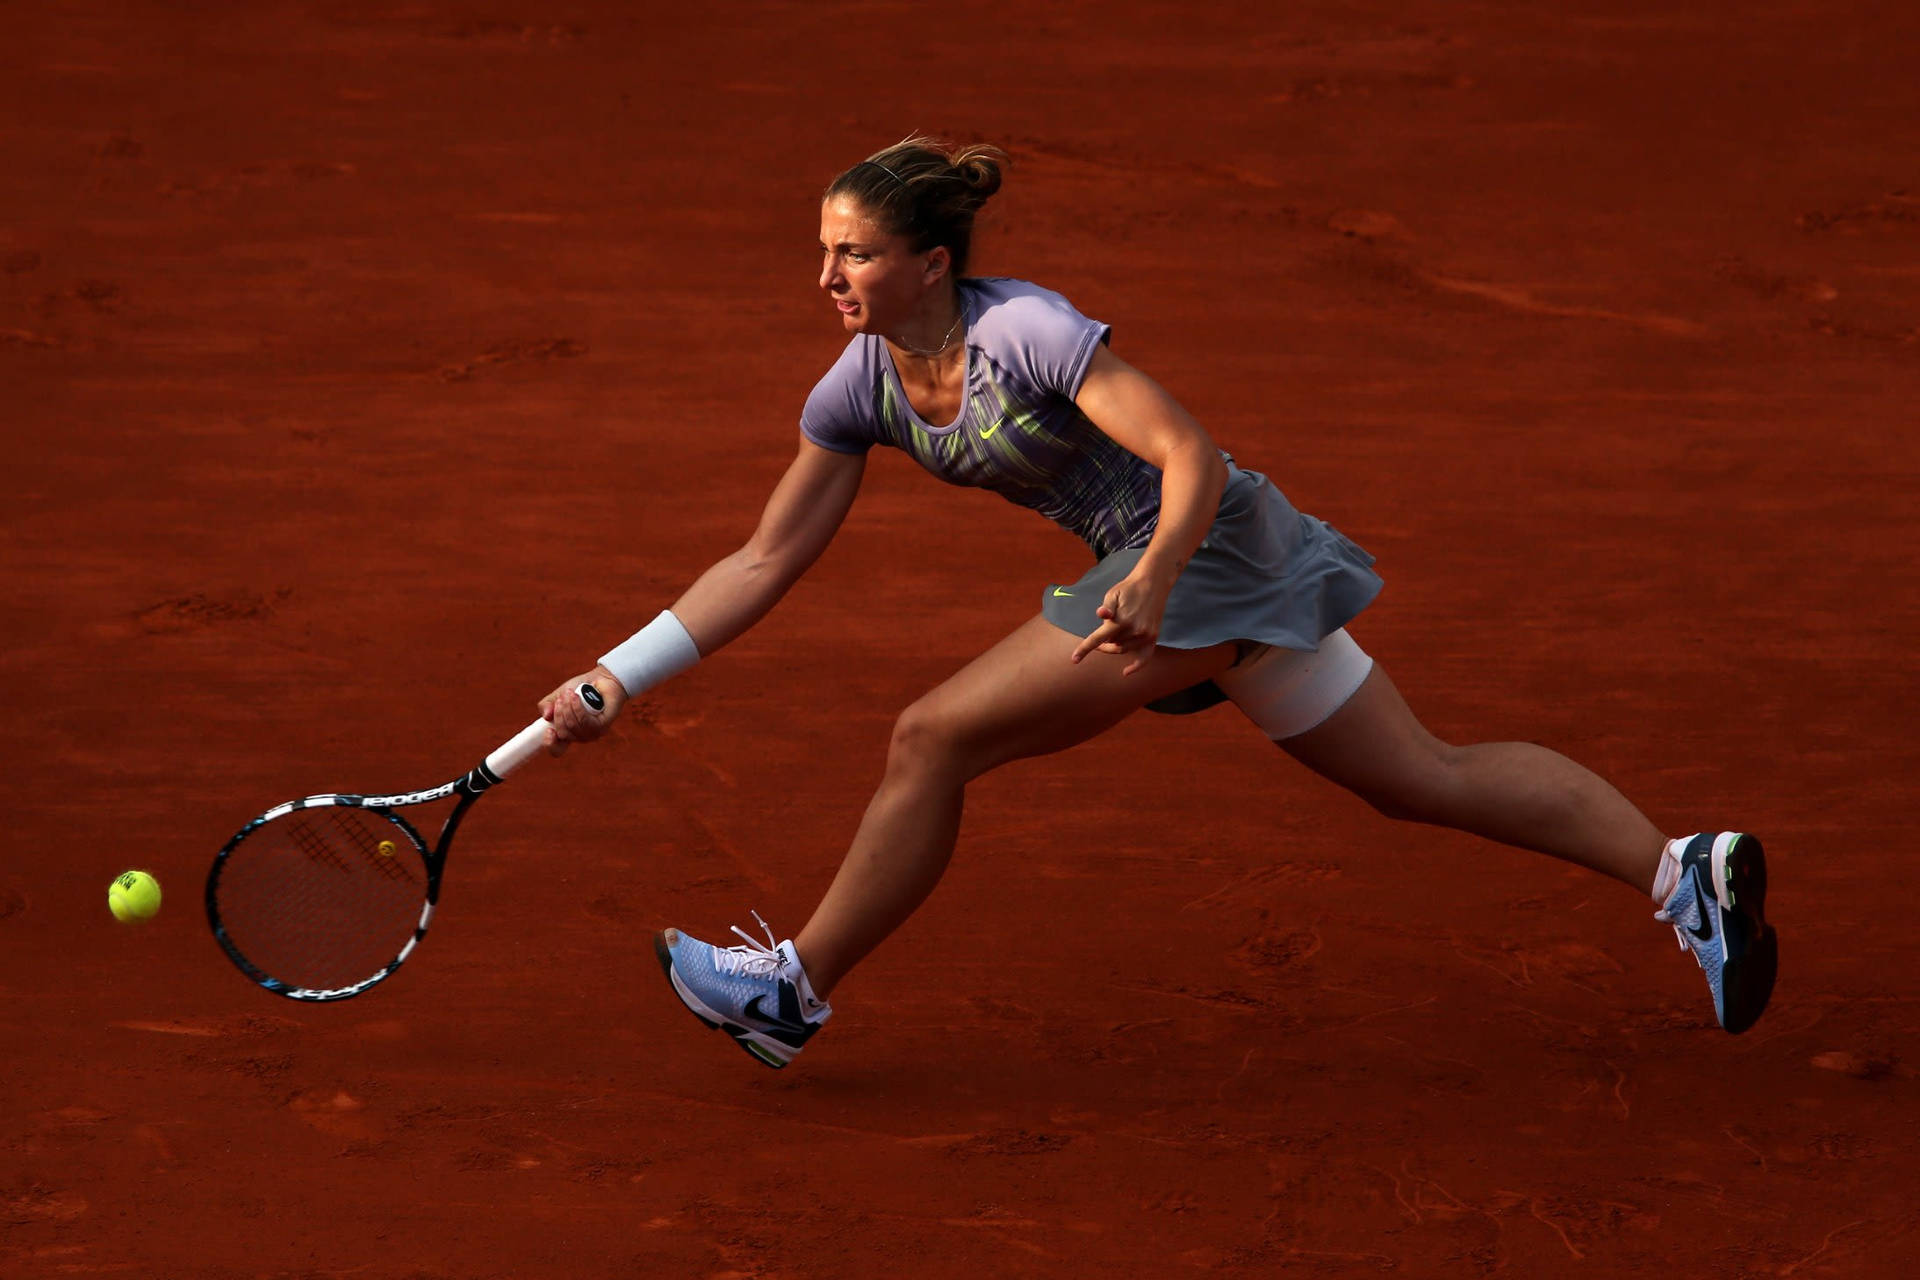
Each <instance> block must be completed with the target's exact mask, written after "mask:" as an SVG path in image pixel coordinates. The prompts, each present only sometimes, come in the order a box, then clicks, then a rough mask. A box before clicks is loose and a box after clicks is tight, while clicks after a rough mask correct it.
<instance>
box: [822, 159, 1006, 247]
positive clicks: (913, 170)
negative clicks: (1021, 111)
mask: <svg viewBox="0 0 1920 1280" xmlns="http://www.w3.org/2000/svg"><path fill="white" fill-rule="evenodd" d="M1006 167H1007V153H1006V152H1004V151H1002V150H1001V149H1000V148H999V147H995V146H990V145H988V144H986V143H974V144H972V145H969V146H956V145H954V144H952V143H947V142H941V141H939V140H938V139H935V138H929V137H927V136H926V135H925V134H919V133H915V134H911V135H909V136H908V137H905V138H902V139H901V140H900V141H899V142H896V143H894V144H893V145H892V146H890V147H887V148H885V149H884V150H880V151H876V152H874V153H873V154H872V155H870V156H868V157H867V158H866V159H865V160H862V161H861V162H860V163H858V164H856V165H854V166H853V167H852V168H850V169H848V170H846V171H845V172H844V173H842V174H841V175H840V176H839V177H837V178H835V179H834V180H833V181H832V182H831V183H830V184H828V186H827V190H826V193H825V194H824V195H823V196H822V197H821V198H822V199H823V200H830V199H832V198H833V197H835V196H848V197H851V198H852V199H853V200H855V201H857V202H858V203H859V204H860V205H861V207H863V208H865V209H866V210H867V211H868V212H870V213H872V214H873V215H874V217H875V218H876V219H877V220H878V221H879V222H880V224H881V225H882V226H883V227H885V228H886V229H887V231H888V232H889V233H891V234H893V235H897V236H905V237H906V238H907V240H908V241H909V242H910V243H911V244H912V245H913V251H914V252H915V253H924V252H926V251H927V250H928V249H931V248H933V247H935V246H936V245H944V246H946V249H947V252H948V253H949V254H951V255H952V257H953V274H954V275H955V276H962V275H965V274H966V271H967V259H968V258H969V257H970V256H971V254H972V250H973V219H974V215H975V214H977V213H979V212H980V206H982V205H984V204H985V203H986V202H987V200H988V198H989V197H991V196H992V195H993V193H994V192H996V191H998V190H999V189H1000V180H1001V175H1002V174H1003V173H1004V171H1005V170H1006Z"/></svg>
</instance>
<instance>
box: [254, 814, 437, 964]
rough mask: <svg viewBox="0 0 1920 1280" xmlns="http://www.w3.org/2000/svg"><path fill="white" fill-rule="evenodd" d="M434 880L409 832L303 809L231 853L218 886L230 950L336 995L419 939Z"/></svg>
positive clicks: (374, 817)
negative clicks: (428, 891) (416, 935)
mask: <svg viewBox="0 0 1920 1280" xmlns="http://www.w3.org/2000/svg"><path fill="white" fill-rule="evenodd" d="M426 888H427V872H426V866H425V864H424V862H423V860H422V854H421V851H420V848H419V846H418V844H417V842H416V840H415V838H414V836H413V834H412V833H411V831H410V830H408V829H407V828H405V827H403V826H402V825H401V824H400V823H399V822H398V821H396V820H395V819H393V818H391V817H389V816H388V815H386V814H384V813H375V812H371V811H368V810H366V809H360V808H355V807H350V806H336V805H329V806H323V807H316V808H310V809H296V810H294V811H292V812H290V813H287V814H284V815H282V816H281V817H279V818H276V819H274V820H273V821H271V822H268V823H266V824H264V825H263V826H262V827H260V828H259V829H258V830H256V831H254V832H253V833H252V834H251V835H250V836H249V837H248V838H247V839H246V841H245V842H243V843H242V844H241V845H240V846H239V847H237V848H236V849H234V850H233V853H232V854H231V855H230V856H229V858H228V859H227V863H226V866H225V868H224V869H223V871H222V874H221V879H220V883H219V892H218V898H219V910H220V917H221V921H222V924H223V925H224V926H225V929H226V932H227V937H228V940H229V941H230V942H231V943H232V945H233V946H234V948H235V949H237V950H238V951H239V952H240V953H241V954H242V955H243V956H245V957H246V959H247V961H248V962H249V963H250V964H252V965H253V967H254V968H256V969H258V970H259V971H261V972H262V973H264V974H266V975H268V976H269V977H272V978H276V979H278V980H279V981H281V982H283V983H286V984H287V985H289V986H294V987H304V988H310V989H314V990H322V991H325V990H333V989H335V988H339V987H344V986H350V985H352V984H354V983H357V982H360V981H362V980H364V979H366V978H370V977H372V976H373V975H374V974H376V973H378V972H380V971H381V970H382V969H384V968H385V967H386V966H387V965H388V964H390V963H391V962H392V961H393V960H394V959H395V958H396V957H397V956H398V955H399V954H400V952H401V950H402V949H403V948H405V946H406V945H407V943H408V942H409V941H410V940H411V939H412V937H413V935H414V931H415V929H416V928H417V927H418V926H419V923H420V916H421V912H422V910H423V909H424V907H425V905H426Z"/></svg>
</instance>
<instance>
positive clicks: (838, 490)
mask: <svg viewBox="0 0 1920 1280" xmlns="http://www.w3.org/2000/svg"><path fill="white" fill-rule="evenodd" d="M866 465H867V459H866V455H865V454H857V453H836V452H834V451H833V450H831V449H823V448H821V447H820V446H819V445H817V444H814V443H813V442H812V441H810V440H807V439H806V438H804V437H802V438H801V441H800V452H799V454H798V455H797V456H796V457H795V458H794V460H793V462H792V463H791V464H790V465H789V466H788V467H787V470H786V474H784V475H783V476H781V477H780V483H779V484H777V485H775V486H774V489H773V495H772V496H771V497H770V498H768V499H767V505H766V508H765V509H764V510H763V511H762V512H761V513H760V523H759V525H758V527H756V528H755V529H754V531H753V536H752V537H750V538H748V539H747V541H746V544H745V545H744V546H742V547H741V548H740V549H739V550H738V551H735V552H734V553H733V554H732V555H729V556H726V557H725V558H723V559H721V560H719V561H718V562H716V563H715V564H714V565H713V566H712V567H711V568H709V569H708V570H707V571H706V572H705V573H703V574H701V575H700V577H699V578H698V579H696V580H695V581H694V584H693V585H692V586H691V587H688V588H687V590H686V593H685V594H684V595H682V596H681V597H680V598H679V599H678V600H676V601H674V603H673V607H672V608H671V609H669V610H668V611H666V612H665V613H662V614H661V615H660V616H659V617H658V618H656V619H654V620H653V621H652V622H650V623H648V624H647V626H646V627H644V628H642V629H641V631H640V632H638V633H636V634H635V635H634V637H633V638H632V639H630V640H628V641H627V642H626V643H625V644H623V645H621V646H619V647H617V648H616V649H615V650H613V652H612V653H609V654H608V655H607V656H606V658H604V659H602V664H601V665H599V666H596V667H594V668H593V670H591V671H588V672H585V673H583V674H581V675H577V676H572V677H569V678H568V679H566V680H563V681H561V682H560V684H559V686H558V687H557V688H555V689H554V691H553V692H552V693H550V694H548V695H547V696H546V697H544V698H542V699H541V700H540V715H541V717H542V718H543V719H545V720H546V721H547V722H548V723H549V724H550V725H552V726H553V727H552V730H551V732H550V733H549V735H548V742H547V747H548V750H550V751H552V752H553V753H554V754H555V755H558V754H560V753H561V752H562V751H564V750H566V748H567V746H568V744H569V743H573V742H592V741H593V740H594V739H596V738H598V737H599V736H600V735H601V734H603V733H605V732H606V730H607V726H608V725H610V724H612V723H613V721H614V719H615V717H617V716H618V715H619V714H620V710H621V708H622V707H624V706H625V705H626V703H627V699H628V698H629V697H630V696H632V695H636V694H638V693H639V692H640V691H641V690H640V689H637V688H630V687H629V686H630V685H631V684H640V685H641V686H642V687H646V686H647V685H650V684H653V683H657V682H658V679H664V678H665V677H666V675H671V674H673V673H675V672H677V671H681V670H684V669H685V668H686V667H689V666H691V665H693V663H694V662H696V661H698V660H699V659H701V658H704V657H706V656H708V655H709V654H712V653H713V652H714V651H716V650H718V649H719V648H721V647H722V646H723V645H726V644H728V643H730V642H731V641H733V640H734V639H736V638H738V637H739V636H740V635H742V634H744V633H745V632H746V631H747V630H748V629H749V628H751V627H752V626H753V624H754V623H756V622H758V621H760V619H762V618H764V617H766V616H767V614H768V613H769V612H771V611H772V609H773V606H774V605H776V604H778V603H779V601H780V597H782V596H784V595H785V594H786V593H787V590H788V588H790V587H792V586H793V584H794V583H795V582H797V581H798V580H799V579H800V576H801V575H802V574H804V573H805V572H806V571H807V569H808V568H810V567H811V566H812V564H813V562H814V561H815V560H818V559H819V558H820V553H821V552H823V551H825V550H826V549H827V545H828V544H829V543H830V542H832V541H833V535H834V534H835V533H837V532H838V531H839V529H840V524H841V522H842V521H843V520H845V519H846V515H847V510H848V509H849V508H850V507H852V505H853V499H854V495H855V494H857V493H858V492H859V491H860V478H861V476H862V475H864V474H865V472H866ZM623 650H638V651H639V652H640V655H641V657H640V660H639V661H636V662H622V661H620V659H619V656H618V655H621V654H622V651H623ZM621 667H624V668H625V670H624V671H619V670H616V669H617V668H621ZM654 671H660V672H664V673H665V675H661V676H659V677H658V679H655V678H652V676H651V674H650V673H651V672H654ZM636 672H637V673H639V674H638V675H636V674H635V673H636ZM583 682H585V683H588V684H591V685H593V686H594V688H596V689H598V690H599V691H600V694H601V697H602V699H603V700H604V702H605V704H606V705H605V706H604V707H603V708H602V709H601V710H600V711H599V712H597V713H596V712H590V711H588V710H587V708H586V707H584V706H583V705H582V704H581V701H580V699H579V697H578V696H577V695H575V693H574V692H573V691H574V689H575V688H576V687H577V686H578V685H580V684H581V683H583Z"/></svg>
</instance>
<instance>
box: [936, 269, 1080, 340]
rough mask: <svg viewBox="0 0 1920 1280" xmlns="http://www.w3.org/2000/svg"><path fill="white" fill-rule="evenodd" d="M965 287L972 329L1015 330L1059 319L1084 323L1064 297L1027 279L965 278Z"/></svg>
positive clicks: (1000, 277)
mask: <svg viewBox="0 0 1920 1280" xmlns="http://www.w3.org/2000/svg"><path fill="white" fill-rule="evenodd" d="M966 288H967V291H968V293H970V294H971V295H972V297H973V302H974V324H975V326H976V327H980V328H985V329H989V330H992V329H998V328H1018V327H1019V326H1021V325H1029V324H1042V325H1044V324H1049V323H1055V324H1057V323H1059V322H1061V321H1063V320H1064V321H1068V322H1072V323H1078V324H1084V323H1086V317H1085V316H1084V315H1082V314H1081V313H1080V310H1079V308H1077V307H1075V306H1074V305H1073V303H1071V302H1069V301H1068V300H1067V298H1066V295H1065V294H1062V293H1058V292H1055V291H1054V290H1052V289H1049V288H1047V287H1046V286H1045V285H1038V284H1035V283H1033V282H1032V281H1031V280H1015V279H1013V278H1012V277H1010V276H969V277H967V280H966Z"/></svg>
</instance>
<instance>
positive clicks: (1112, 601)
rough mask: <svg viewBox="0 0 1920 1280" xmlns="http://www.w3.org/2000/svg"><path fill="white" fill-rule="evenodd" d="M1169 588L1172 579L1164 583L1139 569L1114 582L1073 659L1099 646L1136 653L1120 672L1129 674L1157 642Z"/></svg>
mask: <svg viewBox="0 0 1920 1280" xmlns="http://www.w3.org/2000/svg"><path fill="white" fill-rule="evenodd" d="M1172 590H1173V584H1172V583H1166V584H1164V585H1163V584H1162V583H1160V582H1159V581H1158V580H1157V579H1155V578H1153V577H1151V576H1148V575H1143V574H1140V573H1138V572H1135V573H1132V574H1129V575H1128V576H1127V577H1125V578H1122V579H1121V580H1120V581H1119V582H1116V583H1115V584H1114V585H1113V587H1112V589H1110V590H1109V591H1108V592H1107V596H1106V599H1105V600H1104V601H1102V602H1101V605H1100V607H1099V608H1098V609H1096V610H1095V611H1094V612H1095V613H1097V614H1098V615H1099V616H1100V619H1101V622H1100V625H1099V626H1098V627H1095V628H1094V630H1093V634H1092V635H1090V636H1088V637H1087V638H1086V639H1084V640H1082V641H1081V642H1080V643H1079V644H1078V645H1077V646H1075V648H1074V650H1073V661H1075V662H1079V661H1080V660H1081V659H1082V658H1084V657H1086V656H1087V655H1088V654H1090V653H1093V652H1094V651H1096V650H1098V651H1099V652H1101V653H1131V654H1134V655H1136V656H1135V657H1134V660H1133V661H1132V662H1130V663H1128V664H1127V667H1126V670H1124V671H1122V672H1121V673H1120V674H1121V675H1125V676H1130V675H1132V674H1133V673H1134V672H1136V671H1138V670H1139V669H1140V668H1141V667H1143V666H1145V665H1146V663H1147V659H1148V658H1151V657H1152V656H1153V650H1154V646H1155V645H1156V644H1157V643H1158V642H1159V639H1160V620H1161V618H1162V617H1163V616H1164V615H1165V614H1166V611H1167V596H1168V594H1169V593H1170V592H1171V591H1172Z"/></svg>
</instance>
